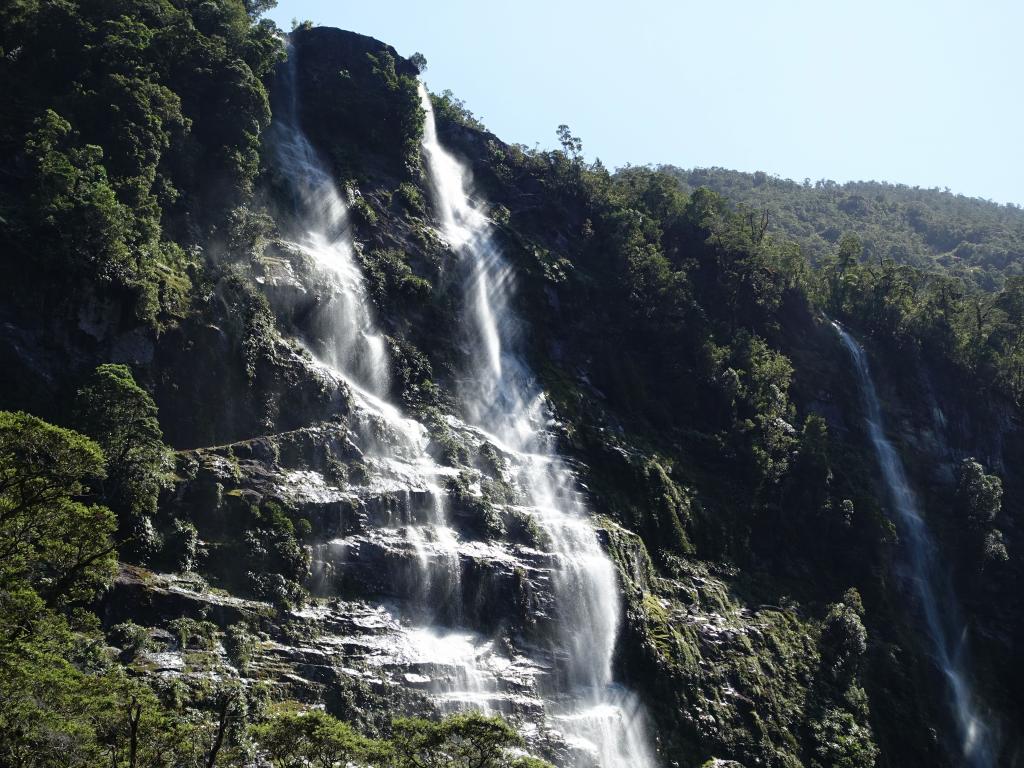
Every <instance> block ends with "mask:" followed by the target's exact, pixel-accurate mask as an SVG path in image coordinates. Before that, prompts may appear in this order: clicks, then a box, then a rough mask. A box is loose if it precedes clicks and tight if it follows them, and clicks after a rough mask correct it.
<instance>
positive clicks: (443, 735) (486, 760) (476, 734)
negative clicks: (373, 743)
mask: <svg viewBox="0 0 1024 768" xmlns="http://www.w3.org/2000/svg"><path fill="white" fill-rule="evenodd" d="M522 743H523V740H522V737H521V736H520V735H519V734H518V733H516V731H515V730H514V729H513V728H512V726H510V725H509V724H508V723H507V722H505V721H504V720H502V719H501V718H500V717H486V716H484V715H481V714H479V713H477V712H470V713H466V714H459V715H452V716H451V717H448V718H445V719H444V720H441V721H432V720H421V719H415V718H404V719H400V720H396V721H395V723H394V737H393V739H392V746H393V748H394V751H395V765H396V766H397V768H515V767H516V766H524V765H528V766H531V768H533V766H542V765H544V763H543V762H542V761H537V760H532V761H530V762H526V763H524V762H523V761H522V760H521V759H520V758H517V757H516V756H514V755H512V754H511V752H510V751H509V750H510V748H512V747H518V746H521V745H522Z"/></svg>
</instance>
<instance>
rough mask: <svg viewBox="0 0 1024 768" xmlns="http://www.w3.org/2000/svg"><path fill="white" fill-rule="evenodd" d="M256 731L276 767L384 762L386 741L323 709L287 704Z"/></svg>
mask: <svg viewBox="0 0 1024 768" xmlns="http://www.w3.org/2000/svg"><path fill="white" fill-rule="evenodd" d="M252 734H253V736H254V738H255V739H256V741H257V742H258V743H259V745H260V748H261V750H262V751H263V752H264V753H265V754H266V756H267V758H268V759H269V760H270V763H271V765H273V766H274V768H307V766H313V767H314V768H341V767H342V766H347V765H349V764H350V763H358V764H362V765H366V764H370V765H383V764H384V760H385V759H386V757H387V756H388V754H389V752H390V750H389V748H388V747H387V745H386V744H384V743H382V742H379V741H376V740H374V739H369V738H367V737H365V736H362V735H361V734H359V733H358V732H357V731H356V730H355V729H353V728H352V727H351V726H350V725H348V724H347V723H343V722H341V721H340V720H337V719H335V718H333V717H331V716H330V715H328V714H327V713H326V712H323V711H320V710H315V709H314V710H309V711H305V712H302V711H298V710H295V709H291V708H288V707H283V708H281V709H279V710H278V712H277V713H276V714H275V715H274V716H272V717H271V718H270V720H269V721H268V722H266V723H264V724H262V725H258V726H255V727H254V728H253V729H252Z"/></svg>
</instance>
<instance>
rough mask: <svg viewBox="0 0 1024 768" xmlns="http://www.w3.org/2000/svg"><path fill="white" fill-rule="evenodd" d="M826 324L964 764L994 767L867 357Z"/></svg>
mask: <svg viewBox="0 0 1024 768" xmlns="http://www.w3.org/2000/svg"><path fill="white" fill-rule="evenodd" d="M832 326H833V327H834V328H835V329H836V332H837V333H838V334H839V338H840V339H841V340H842V343H843V346H844V347H845V348H846V350H847V352H848V353H849V355H850V358H851V359H852V360H853V364H854V367H855V368H856V369H857V380H858V384H859V385H860V392H861V397H862V399H863V401H864V410H865V413H864V421H865V424H866V425H867V429H868V437H869V438H870V439H871V444H872V445H873V446H874V449H875V456H876V457H877V458H878V464H879V467H880V469H881V470H882V477H883V478H884V480H885V484H886V487H887V488H888V490H889V495H890V497H891V500H892V504H893V508H894V509H895V511H896V522H897V524H898V526H899V530H900V534H901V536H902V538H903V541H904V543H905V544H906V548H907V554H908V556H909V565H910V571H911V582H912V584H913V586H914V588H915V591H916V597H917V600H918V602H919V603H920V607H921V611H922V612H923V614H924V620H925V629H926V630H927V633H928V638H929V640H930V641H931V645H932V651H933V653H934V656H935V661H936V663H937V664H938V665H939V668H940V669H941V670H942V673H943V675H944V676H945V678H946V682H947V684H948V688H949V693H950V703H951V706H952V709H953V716H954V719H955V721H956V724H957V728H958V731H959V734H958V737H959V741H960V744H961V747H962V750H963V759H964V762H965V764H966V765H968V766H971V768H991V767H992V766H994V765H995V761H994V758H993V748H992V743H991V742H992V739H991V735H990V733H989V731H988V728H987V727H986V725H985V723H984V721H983V720H982V718H981V716H980V715H979V713H978V711H977V702H976V700H975V697H974V694H973V692H972V690H971V686H970V681H969V679H968V677H967V674H966V671H965V670H964V664H963V659H962V651H963V643H962V637H963V627H962V623H961V622H960V621H959V620H958V617H957V616H956V610H955V605H954V602H953V597H952V594H951V590H950V589H949V588H948V584H947V583H946V581H945V579H944V576H943V572H942V569H941V567H940V564H939V562H938V560H937V552H936V548H935V542H934V541H933V540H932V538H931V535H930V533H929V531H928V527H927V525H926V524H925V520H924V517H923V516H922V515H921V510H920V506H919V504H918V501H917V497H916V495H915V494H914V491H913V490H912V489H911V487H910V482H909V481H908V479H907V475H906V470H905V469H904V467H903V462H902V460H901V459H900V456H899V453H897V451H896V448H895V447H894V446H893V444H892V443H891V442H890V441H889V439H888V438H887V437H886V436H885V426H884V422H883V420H882V407H881V404H880V403H879V400H878V393H877V391H876V390H875V383H874V380H873V379H872V378H871V371H870V369H869V368H868V361H867V355H866V354H865V353H864V349H863V347H861V345H860V344H858V343H857V341H856V340H855V339H854V338H853V337H852V336H851V335H850V334H849V333H847V332H846V331H845V330H844V329H843V328H842V327H841V326H840V325H839V324H838V323H832Z"/></svg>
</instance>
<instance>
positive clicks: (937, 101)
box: [269, 0, 1024, 204]
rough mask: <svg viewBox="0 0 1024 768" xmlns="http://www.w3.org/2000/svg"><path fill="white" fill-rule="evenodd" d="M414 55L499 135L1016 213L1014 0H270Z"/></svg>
mask: <svg viewBox="0 0 1024 768" xmlns="http://www.w3.org/2000/svg"><path fill="white" fill-rule="evenodd" d="M269 15H270V16H271V18H273V19H274V20H275V21H277V22H278V24H280V25H281V27H282V28H284V29H288V28H290V22H291V19H293V18H297V19H299V20H303V19H310V20H312V21H313V22H315V23H317V24H321V25H328V26H336V27H341V28H343V29H351V30H354V31H356V32H361V33H363V34H367V35H372V36H373V37H377V38H379V39H381V40H384V41H385V42H388V43H390V44H392V45H393V46H395V48H397V49H398V52H399V53H401V54H403V55H406V56H407V55H409V54H411V53H413V52H415V51H420V52H422V53H423V54H424V55H425V56H426V57H427V62H428V68H427V71H426V73H425V75H424V79H425V80H426V82H427V85H428V86H429V87H430V88H431V90H434V91H441V90H444V89H446V88H450V89H451V90H452V91H454V92H455V94H456V95H457V96H458V97H459V98H461V99H463V100H464V101H465V102H466V105H467V106H468V107H469V108H470V109H471V110H472V111H473V112H474V113H475V114H476V115H477V116H478V117H480V118H482V120H483V122H484V123H485V124H486V125H487V127H488V128H490V129H491V130H492V131H493V132H494V133H496V134H497V135H498V136H500V137H501V138H502V139H504V140H505V141H508V142H517V143H521V144H526V145H528V146H531V147H533V146H535V145H538V144H539V146H540V147H542V148H546V147H551V146H554V145H555V144H556V139H555V128H556V126H557V125H558V124H559V123H567V124H568V125H569V126H570V127H571V128H572V130H573V133H575V134H577V135H578V136H580V137H581V138H582V139H583V146H584V151H585V153H586V155H587V156H588V158H590V159H593V158H594V157H600V158H601V160H602V161H603V162H604V163H605V165H607V166H609V167H610V168H615V167H618V166H621V165H624V164H626V163H633V164H643V163H661V162H663V163H672V164H674V165H678V166H681V167H684V168H689V167H694V166H723V167H726V168H735V169H739V170H744V171H755V170H763V171H767V172H769V173H773V174H778V175H780V176H785V177H789V178H794V179H800V180H802V179H803V178H804V177H810V178H811V179H812V180H816V179H819V178H830V179H835V180H836V181H848V180H855V179H865V180H866V179H875V180H884V181H892V182H902V183H907V184H911V185H920V186H924V187H949V188H950V189H951V190H952V191H953V192H959V193H963V194H968V195H973V196H978V197H985V198H989V199H992V200H996V201H997V202H1014V203H1018V204H1024V0H976V1H975V2H970V1H969V0H961V1H960V2H947V1H946V0H932V1H927V0H888V1H887V2H883V1H879V0H861V1H860V2H850V1H848V0H760V1H756V0H748V1H742V2H741V1H739V0H701V1H700V2H690V0H678V1H677V2H672V0H621V1H619V2H611V1H610V0H594V1H592V2H584V0H544V1H543V2H538V1H537V0H518V1H517V2H510V3H507V2H488V0H475V1H474V2H469V1H468V0H437V1H436V2H429V1H428V0H402V1H401V2H388V1H387V0H279V4H278V7H277V8H276V9H275V10H274V11H272V12H271V13H270V14H269Z"/></svg>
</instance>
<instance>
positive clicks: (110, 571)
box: [0, 0, 1024, 768]
mask: <svg viewBox="0 0 1024 768" xmlns="http://www.w3.org/2000/svg"><path fill="white" fill-rule="evenodd" d="M271 5H273V3H272V2H270V1H269V0H245V1H244V2H243V0H219V1H218V2H210V1H209V0H103V2H99V1H95V2H94V1H93V0H88V1H87V0H60V1H59V2H56V1H53V2H43V1H42V0H15V1H14V2H7V3H0V93H2V94H3V98H2V99H0V270H2V273H3V279H2V280H0V371H2V375H0V765H16V766H23V767H24V768H30V767H31V768H42V767H46V768H50V767H51V766H52V767H53V768H57V767H58V766H60V767H61V768H66V767H67V766H72V767H73V768H91V766H96V765H105V766H112V767H113V768H137V767H138V768H141V766H159V767H161V768H171V766H195V765H204V766H207V767H208V768H216V766H239V767H240V766H252V765H257V764H258V765H266V764H271V765H274V766H297V765H301V766H309V765H318V766H324V768H340V766H348V765H357V766H385V765H386V766H389V768H392V767H397V768H412V767H413V766H415V767H416V768H422V767H423V766H431V767H433V766H456V767H457V768H459V767H461V768H466V767H468V766H481V767H483V768H541V766H544V765H547V764H549V763H553V764H555V765H559V766H570V767H571V768H594V766H595V765H599V766H601V767H602V768H621V766H629V767H630V768H634V766H636V765H655V766H659V768H662V767H667V766H673V765H678V766H686V767H687V768H689V767H690V766H701V765H705V764H707V765H712V766H736V765H740V766H745V767H746V768H753V767H754V766H771V767H772V768H832V767H834V766H842V768H872V766H878V767H879V768H905V767H906V766H916V765H928V766H936V767H937V768H961V766H971V768H990V766H991V765H999V766H1010V767H1011V768H1013V767H1014V766H1017V767H1018V768H1019V766H1021V765H1022V762H1021V761H1022V758H1021V755H1024V736H1022V732H1021V729H1020V725H1019V724H1020V723H1021V722H1024V696H1022V693H1021V692H1022V691H1024V665H1022V664H1020V661H1019V658H1020V649H1021V648H1022V647H1024V591H1022V590H1021V589H1020V585H1021V584H1022V583H1024V527H1022V525H1021V519H1022V518H1021V515H1022V514H1024V504H1022V500H1024V470H1022V468H1024V413H1022V405H1024V268H1022V255H1024V251H1022V243H1024V213H1022V212H1021V210H1019V209H1017V208H1013V207H1006V206H1002V207H1001V206H996V205H994V204H991V203H986V202H983V201H977V200H968V199H966V198H962V197H954V196H952V195H948V194H945V193H941V192H935V191H922V190H913V189H907V188H903V187H898V186H896V187H894V186H888V185H881V184H847V185H842V186H839V185H834V184H830V183H821V184H819V185H812V186H802V185H800V184H796V183H793V182H786V181H781V180H778V179H773V178H770V177H768V176H766V175H764V174H754V175H748V174H740V173H734V172H730V171H720V170H697V171H680V170H678V169H674V168H670V167H667V166H666V167H662V168H660V169H655V168H646V167H627V168H624V169H620V170H618V171H616V172H614V173H611V172H609V171H608V170H607V169H606V168H604V167H603V166H601V165H600V164H597V163H595V164H590V163H587V162H586V161H585V160H584V155H583V150H582V142H581V140H580V139H579V138H578V137H576V136H574V135H573V134H572V132H571V131H570V129H569V128H568V127H566V126H560V127H559V128H558V137H559V140H560V142H561V147H560V149H558V150H554V151H535V150H530V149H528V148H526V147H522V146H516V145H510V144H506V143H505V142H503V141H502V140H501V139H500V138H498V137H497V136H495V135H493V134H491V133H489V132H488V131H487V130H486V129H485V128H484V127H483V126H482V125H481V124H480V123H479V122H478V121H477V120H476V119H475V118H474V117H473V116H472V114H471V113H470V112H469V111H468V110H467V109H466V106H465V105H464V104H463V103H462V102H460V101H459V100H458V99H457V98H456V97H455V96H454V95H452V94H450V93H444V94H440V95H437V94H433V95H431V94H429V93H428V92H427V91H426V90H425V89H423V88H422V87H421V83H420V82H419V79H420V76H421V75H422V74H423V69H422V68H423V66H424V61H423V58H422V57H421V56H413V57H411V58H409V59H405V58H403V57H402V56H400V55H399V54H398V53H397V52H396V51H395V50H394V49H393V48H391V47H390V46H388V45H386V44H385V43H382V42H380V41H377V40H374V39H372V38H369V37H366V36H363V35H358V34H355V33H353V32H344V31H341V30H336V29H329V28H322V27H315V26H313V25H312V24H308V23H306V24H298V25H296V28H295V29H294V30H293V31H292V32H291V33H290V34H288V35H284V34H282V32H281V31H280V30H278V29H277V28H276V27H275V26H274V25H273V24H271V23H270V22H269V21H267V20H263V19H261V14H262V12H263V11H264V10H265V9H266V7H268V6H271ZM429 45H430V40H426V39H425V40H424V41H423V42H422V46H423V48H424V49H428V48H429ZM425 106H429V107H431V109H425V108H424V107H425ZM522 106H523V108H528V105H522ZM428 116H429V117H431V118H432V119H428ZM766 212H767V213H766ZM833 322H835V323H836V324H838V327H839V328H840V329H841V331H842V333H841V334H837V333H836V329H835V328H834V327H833ZM841 338H842V339H845V346H844V342H841V340H840V339H841ZM869 371H870V375H869V374H868V372H869ZM858 372H859V373H858ZM880 467H881V468H888V469H889V470H890V471H889V472H888V473H887V474H886V473H883V472H881V471H880ZM894 468H898V470H899V471H898V473H896V472H895V470H894ZM897 480H898V482H896V481H897ZM900 501H902V502H904V503H902V504H900V503H899V502H900ZM909 501H912V502H913V504H909V503H907V502H909ZM894 502H896V503H894ZM911 512H912V514H911ZM908 526H912V527H908ZM908 531H909V532H910V534H911V535H909V536H908ZM922 553H925V554H922ZM925 555H926V556H925ZM914 557H917V561H916V565H917V566H918V567H917V568H916V569H914V568H909V567H908V565H915V560H914V559H913V558H914ZM908 574H911V575H913V574H926V575H927V577H928V580H929V589H927V590H922V589H920V588H918V589H915V588H914V584H913V578H908ZM932 582H934V584H933V583H932ZM947 595H951V596H952V597H950V598H949V599H948V600H946V599H945V596H947ZM939 596H941V599H940V597H939ZM954 598H955V599H954ZM946 603H949V605H946ZM954 603H955V604H956V606H957V607H958V609H959V610H958V611H956V612H954V611H953V610H952V607H951V606H952V605H953V604H954ZM922 607H923V608H924V609H925V610H924V611H922V610H921V609H922ZM965 628H966V629H965ZM936 649H939V650H938V652H937V650H936ZM944 669H945V670H947V671H948V670H950V669H952V670H955V672H956V674H955V675H946V674H944V671H943V670H944ZM951 687H956V688H957V690H956V691H955V693H956V694H957V695H951V693H950V689H951ZM958 711H959V712H960V714H959V716H958V714H957V713H958ZM965 713H966V714H965ZM974 723H983V724H984V729H983V730H984V734H983V735H984V739H982V741H983V742H984V749H979V748H977V747H972V745H971V744H970V743H969V742H970V739H971V733H970V731H972V728H971V725H972V724H974Z"/></svg>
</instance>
